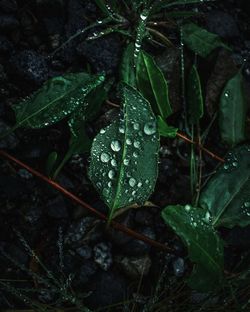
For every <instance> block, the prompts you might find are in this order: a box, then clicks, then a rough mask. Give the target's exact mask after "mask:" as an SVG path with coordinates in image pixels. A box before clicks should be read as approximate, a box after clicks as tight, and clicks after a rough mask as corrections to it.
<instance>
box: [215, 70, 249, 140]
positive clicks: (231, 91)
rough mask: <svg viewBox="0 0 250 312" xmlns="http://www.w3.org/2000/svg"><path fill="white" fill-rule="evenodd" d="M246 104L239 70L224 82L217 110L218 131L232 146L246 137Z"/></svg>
mask: <svg viewBox="0 0 250 312" xmlns="http://www.w3.org/2000/svg"><path fill="white" fill-rule="evenodd" d="M246 113H247V105H246V98H245V94H244V89H243V77H242V74H241V71H239V72H238V73H237V74H236V75H235V76H234V77H233V78H232V79H230V80H229V81H228V83H227V84H226V86H225V88H224V90H223V92H222V95H221V98H220V110H219V125H220V133H221V137H222V139H223V141H225V142H226V143H228V144H230V145H231V146H234V145H236V144H238V143H240V142H242V141H244V140H245V139H246V137H245V128H246Z"/></svg>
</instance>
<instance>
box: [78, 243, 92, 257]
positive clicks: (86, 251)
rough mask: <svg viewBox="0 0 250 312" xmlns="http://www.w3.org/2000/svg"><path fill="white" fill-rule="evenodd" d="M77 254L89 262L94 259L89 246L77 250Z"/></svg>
mask: <svg viewBox="0 0 250 312" xmlns="http://www.w3.org/2000/svg"><path fill="white" fill-rule="evenodd" d="M76 252H77V254H78V255H79V256H81V257H82V258H83V259H85V260H88V259H90V258H91V257H92V249H91V248H90V247H89V246H88V245H83V246H81V247H79V248H77V249H76Z"/></svg>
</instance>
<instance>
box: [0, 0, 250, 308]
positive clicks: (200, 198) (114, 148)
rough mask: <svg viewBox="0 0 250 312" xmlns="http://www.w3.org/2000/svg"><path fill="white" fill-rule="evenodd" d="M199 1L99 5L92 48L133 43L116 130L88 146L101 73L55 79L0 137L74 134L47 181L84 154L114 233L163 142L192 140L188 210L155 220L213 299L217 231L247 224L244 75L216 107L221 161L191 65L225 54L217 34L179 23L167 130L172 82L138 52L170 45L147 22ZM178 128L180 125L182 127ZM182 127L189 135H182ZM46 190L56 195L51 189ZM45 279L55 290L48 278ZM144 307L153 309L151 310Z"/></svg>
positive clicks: (175, 207)
mask: <svg viewBox="0 0 250 312" xmlns="http://www.w3.org/2000/svg"><path fill="white" fill-rule="evenodd" d="M197 2H201V1H195V0H193V1H192V0H186V1H181V0H180V1H136V2H134V1H127V2H126V1H119V3H118V2H116V1H110V3H109V4H108V3H107V2H105V1H102V0H100V1H96V4H97V5H98V7H99V8H100V9H101V11H102V13H103V14H104V15H105V16H106V17H105V20H102V21H97V22H96V23H95V27H96V26H98V25H99V27H103V25H105V27H107V26H110V25H109V23H111V26H110V27H109V28H107V29H106V30H103V29H102V30H101V31H100V32H96V33H94V34H92V35H90V36H89V37H88V38H87V39H86V40H94V39H95V40H98V38H100V37H101V36H104V35H107V34H109V33H111V32H118V33H120V34H122V35H126V36H128V38H129V40H128V44H127V45H126V47H125V49H124V57H123V59H122V61H121V73H120V78H119V81H115V82H117V85H116V86H117V89H118V90H119V101H120V105H118V108H117V111H116V115H115V117H114V118H113V120H112V122H111V123H110V124H109V125H108V126H106V127H104V128H102V129H101V130H100V131H99V132H98V133H97V134H96V136H95V137H94V138H88V136H87V134H86V132H85V125H86V123H87V122H92V121H93V120H94V119H95V117H96V116H97V115H98V113H99V111H100V107H101V105H102V103H103V102H104V101H105V99H107V98H108V91H109V87H110V80H109V79H107V78H106V77H105V75H92V74H87V73H74V74H73V73H72V74H65V75H64V76H61V77H55V78H52V79H51V80H49V81H47V82H46V83H45V84H44V86H43V87H42V88H41V89H39V90H38V91H36V92H35V94H33V95H32V96H30V97H29V98H28V99H25V100H24V101H23V102H21V103H19V104H17V105H15V106H13V109H14V111H15V114H16V125H15V126H14V127H13V128H12V129H11V130H10V131H9V132H8V133H5V134H3V135H2V137H4V136H6V135H8V134H9V133H10V132H11V131H14V130H15V129H17V128H19V127H25V128H30V129H40V128H44V127H49V126H52V125H54V124H56V123H57V122H59V121H61V120H64V119H65V120H66V121H67V124H68V126H69V129H70V132H71V140H70V142H69V150H68V153H67V154H66V155H65V157H64V158H63V159H62V161H61V163H60V164H58V163H57V155H56V154H55V153H54V154H51V155H50V157H49V159H48V163H47V169H48V173H49V175H50V176H53V177H54V178H56V176H57V175H58V174H59V172H60V170H61V169H62V168H63V165H64V164H65V163H66V162H67V160H69V159H70V157H71V156H72V155H73V154H78V153H83V152H86V151H87V152H89V153H90V162H89V168H88V177H89V179H90V181H91V182H92V184H93V186H94V187H95V189H96V191H97V193H98V194H99V196H100V197H101V198H102V200H103V202H104V203H105V204H106V206H107V207H108V211H109V215H108V216H107V217H106V216H104V217H103V215H102V214H100V213H99V217H101V218H102V219H105V220H107V221H108V223H109V224H110V225H112V224H113V225H115V223H114V222H113V220H114V219H115V217H116V215H117V213H119V212H120V211H122V209H129V208H130V207H131V206H139V207H140V206H143V205H144V203H145V202H146V201H147V200H148V199H149V198H150V196H151V195H152V193H153V192H154V189H155V185H156V182H157V178H158V161H159V149H160V146H161V140H162V139H163V138H167V139H169V140H170V139H177V138H183V139H185V140H186V141H189V143H191V144H192V147H191V151H190V181H191V183H190V192H191V197H192V200H191V202H190V203H186V204H185V205H183V204H182V205H181V204H176V203H174V204H172V205H168V206H167V207H162V208H163V209H162V213H161V215H162V218H163V220H164V222H165V223H166V225H167V226H168V227H169V228H170V229H172V231H173V232H175V233H176V234H177V235H178V236H179V237H180V238H181V240H182V241H183V242H184V244H185V246H186V249H187V251H188V257H189V260H190V261H191V263H192V265H191V269H190V272H189V276H188V278H187V279H186V283H187V284H188V285H189V287H190V288H191V289H194V290H196V291H199V292H205V293H209V292H212V291H214V290H217V291H218V292H219V291H221V290H222V289H223V288H224V287H228V280H229V279H230V277H231V276H230V273H229V274H228V272H225V270H224V242H223V239H222V237H221V236H220V235H219V229H220V228H221V227H225V228H230V229H231V228H233V227H236V226H239V227H244V226H247V225H249V224H250V197H249V190H250V161H249V159H250V157H249V156H250V145H249V143H247V142H246V141H247V138H246V133H245V123H246V115H247V109H246V102H245V96H244V91H243V78H242V72H241V69H240V70H239V72H238V73H237V74H236V75H235V76H234V77H232V78H231V79H230V80H229V81H228V82H227V84H226V86H225V88H224V90H223V92H222V94H221V99H220V103H218V105H219V109H218V111H219V120H218V125H219V128H220V135H221V140H222V141H223V142H224V143H226V144H227V145H226V146H227V149H228V151H227V153H226V155H225V156H224V157H219V156H216V155H215V154H214V153H212V152H211V151H209V150H207V149H206V148H205V147H204V146H203V139H204V138H205V137H206V136H207V135H208V131H207V129H204V128H203V127H202V126H201V120H202V118H203V117H204V115H205V113H206V110H205V107H204V100H203V91H202V85H201V79H200V75H199V66H198V61H197V60H199V58H207V57H208V56H209V55H210V54H211V53H212V52H213V51H215V50H216V49H218V48H222V49H228V47H227V45H225V44H224V43H223V42H222V40H221V39H220V38H219V37H218V36H217V35H215V34H212V33H209V32H208V31H206V30H205V29H203V28H201V27H200V26H198V25H196V24H195V23H193V22H190V21H189V20H186V19H185V22H183V21H182V23H181V25H179V26H180V27H179V28H180V38H179V39H180V47H179V48H180V51H181V68H180V69H179V70H180V71H181V74H182V80H183V81H182V83H183V84H182V86H183V88H182V92H183V103H182V104H183V106H182V110H183V111H182V116H181V117H180V122H179V123H175V124H171V122H170V120H171V116H172V114H173V108H172V105H171V102H170V99H169V85H168V81H167V80H166V78H165V76H164V73H163V71H162V70H161V68H160V67H159V66H158V64H157V63H156V60H155V59H154V57H153V56H152V55H151V54H149V53H148V52H147V51H146V49H144V47H143V45H142V43H143V41H144V39H146V38H149V39H151V40H152V37H151V35H156V37H158V38H159V37H160V38H161V39H162V38H164V40H165V42H166V41H167V42H169V41H168V40H167V39H166V37H165V36H164V35H163V34H161V33H159V32H158V31H156V30H154V28H150V27H149V25H150V26H152V27H153V26H157V25H154V24H153V25H151V24H150V23H152V21H154V18H153V17H154V16H157V15H154V14H157V13H158V12H159V11H162V10H167V9H168V8H170V7H172V6H175V5H178V4H190V3H197ZM122 10H125V11H126V12H128V13H130V14H132V17H133V18H132V19H131V20H128V19H127V18H124V17H123V16H122V15H121V14H120V13H119V12H120V11H122ZM151 17H152V20H151ZM160 18H162V16H160ZM134 23H136V27H134ZM153 23H157V22H153ZM158 23H161V21H159V22H158ZM90 28H91V27H89V28H88V29H90ZM124 28H128V30H126V31H125V30H124ZM81 33H83V31H82V32H81ZM150 34H151V35H150ZM71 39H72V38H71ZM184 48H185V49H189V50H190V52H193V56H194V57H193V58H192V60H193V64H192V66H191V69H190V70H189V74H188V75H186V73H185V70H186V67H185V59H184V52H183V51H184ZM111 80H112V79H111ZM112 83H113V84H114V79H113V80H112ZM169 117H170V118H169ZM180 124H184V126H183V127H180V126H179V125H180ZM179 128H181V130H182V131H183V130H184V131H185V133H187V134H183V132H180V130H179ZM187 135H188V137H187ZM195 146H197V147H198V149H199V154H197V152H196V148H195ZM203 153H207V154H208V155H210V156H212V157H213V158H215V159H217V160H219V161H220V164H219V165H218V167H216V168H214V170H215V173H214V174H213V175H212V176H211V177H210V178H209V179H208V181H207V183H205V185H204V187H202V185H201V184H202V171H201V162H202V158H203ZM1 155H6V154H4V153H1ZM197 158H198V161H197ZM37 176H39V174H37ZM40 177H41V175H40ZM42 178H43V177H42ZM43 179H44V178H43ZM50 183H51V185H52V186H54V187H56V188H57V189H59V187H58V185H56V184H53V183H54V182H50ZM65 193H66V192H65ZM71 198H73V196H71ZM74 200H75V201H78V200H76V199H75V198H74ZM78 202H79V201H78ZM86 206H87V205H86ZM112 222H113V223H112ZM22 241H23V243H24V246H25V248H26V249H27V251H28V252H29V253H30V254H31V255H32V256H33V257H35V258H36V260H37V261H38V262H39V259H38V258H37V257H36V256H35V255H34V254H33V253H32V251H31V250H30V248H29V247H28V245H27V244H26V243H25V241H24V240H23V239H22ZM5 256H7V255H5ZM9 260H11V259H9ZM39 263H40V262H39ZM61 263H62V261H61ZM40 265H41V266H42V267H43V265H42V264H41V263H40ZM43 269H45V267H43ZM45 271H46V270H45ZM46 274H47V278H49V279H50V280H51V281H52V282H53V283H55V285H56V286H59V284H58V281H57V280H55V278H54V277H53V276H51V275H50V273H49V272H48V271H46ZM241 274H243V275H244V276H245V277H247V278H246V279H248V273H242V272H241V273H239V277H240V276H241ZM41 281H42V280H41ZM67 290H68V289H67ZM64 291H66V290H64ZM64 296H66V294H65V295H64ZM156 297H157V299H158V298H159V297H160V296H159V295H158V294H157V296H156ZM69 299H70V298H69ZM150 304H151V306H155V305H156V302H155V301H152V302H150ZM244 304H245V305H247V304H248V303H246V302H244ZM152 309H153V308H152Z"/></svg>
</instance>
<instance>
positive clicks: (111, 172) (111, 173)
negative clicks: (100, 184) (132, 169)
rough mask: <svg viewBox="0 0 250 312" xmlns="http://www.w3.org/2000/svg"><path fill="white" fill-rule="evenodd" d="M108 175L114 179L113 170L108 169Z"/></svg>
mask: <svg viewBox="0 0 250 312" xmlns="http://www.w3.org/2000/svg"><path fill="white" fill-rule="evenodd" d="M108 177H109V178H110V179H114V177H115V172H114V170H110V171H109V173H108Z"/></svg>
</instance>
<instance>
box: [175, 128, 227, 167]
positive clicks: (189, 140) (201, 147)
mask: <svg viewBox="0 0 250 312" xmlns="http://www.w3.org/2000/svg"><path fill="white" fill-rule="evenodd" d="M177 136H178V137H179V138H181V139H182V140H184V141H186V142H188V143H190V144H194V145H196V146H197V148H198V149H200V150H202V151H203V152H205V153H207V154H208V155H209V156H211V157H212V158H214V159H216V160H218V161H219V162H222V163H224V162H225V160H224V159H223V158H221V157H220V156H218V155H216V154H214V153H213V152H211V151H210V150H208V149H207V148H206V147H204V146H203V145H201V144H200V143H199V142H195V141H192V140H191V139H189V138H188V137H186V136H185V135H184V134H182V133H180V132H177Z"/></svg>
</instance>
